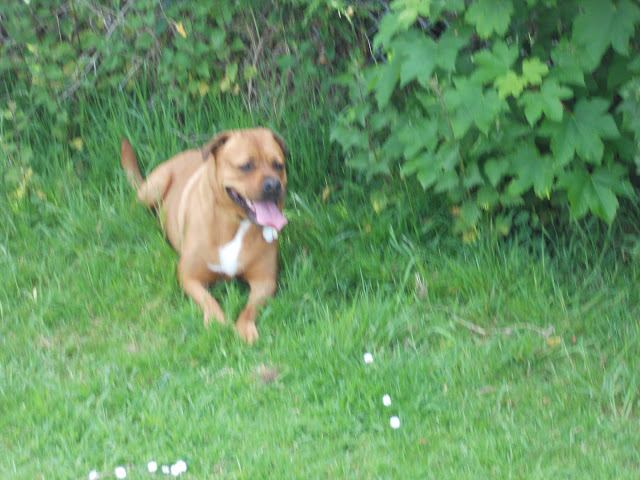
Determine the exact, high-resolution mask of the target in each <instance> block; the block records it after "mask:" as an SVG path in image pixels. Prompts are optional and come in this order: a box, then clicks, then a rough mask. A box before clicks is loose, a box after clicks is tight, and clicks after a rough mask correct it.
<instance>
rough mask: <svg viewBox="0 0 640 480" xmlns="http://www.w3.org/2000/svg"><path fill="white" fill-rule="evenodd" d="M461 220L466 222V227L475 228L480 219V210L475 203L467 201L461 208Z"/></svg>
mask: <svg viewBox="0 0 640 480" xmlns="http://www.w3.org/2000/svg"><path fill="white" fill-rule="evenodd" d="M460 218H461V219H462V220H463V221H464V222H465V224H466V226H468V227H473V226H474V225H475V224H476V223H477V222H478V219H479V218H480V209H479V208H478V205H476V203H475V202H473V201H471V200H467V201H466V202H464V203H463V204H462V207H461V208H460Z"/></svg>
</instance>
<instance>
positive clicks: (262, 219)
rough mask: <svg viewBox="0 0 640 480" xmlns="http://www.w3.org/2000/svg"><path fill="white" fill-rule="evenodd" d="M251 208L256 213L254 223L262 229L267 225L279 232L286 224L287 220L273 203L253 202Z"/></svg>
mask: <svg viewBox="0 0 640 480" xmlns="http://www.w3.org/2000/svg"><path fill="white" fill-rule="evenodd" d="M253 208H254V209H255V211H256V221H257V222H258V224H259V225H262V226H263V227H264V226H267V225H268V226H270V227H273V228H275V229H276V230H278V231H280V230H282V227H284V226H285V225H286V224H287V219H286V218H284V217H283V216H282V213H280V210H278V206H277V205H276V204H275V203H273V202H253Z"/></svg>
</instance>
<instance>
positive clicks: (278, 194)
mask: <svg viewBox="0 0 640 480" xmlns="http://www.w3.org/2000/svg"><path fill="white" fill-rule="evenodd" d="M281 199H282V183H280V180H278V179H277V178H275V177H267V178H265V179H264V181H263V182H262V200H263V201H265V202H274V203H278V202H280V200H281Z"/></svg>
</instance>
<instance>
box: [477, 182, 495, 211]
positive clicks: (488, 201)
mask: <svg viewBox="0 0 640 480" xmlns="http://www.w3.org/2000/svg"><path fill="white" fill-rule="evenodd" d="M499 198H500V195H498V191H497V190H496V189H495V188H494V187H492V186H491V185H483V186H482V187H480V189H479V190H478V193H477V195H476V202H477V203H478V205H479V206H480V207H482V208H484V209H485V210H489V209H490V208H491V207H493V206H495V205H496V204H497V203H498V200H499Z"/></svg>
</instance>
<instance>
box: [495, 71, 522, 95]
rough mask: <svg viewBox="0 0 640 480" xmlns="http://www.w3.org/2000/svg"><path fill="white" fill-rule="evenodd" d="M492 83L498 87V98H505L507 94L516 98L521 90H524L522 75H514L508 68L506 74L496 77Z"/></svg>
mask: <svg viewBox="0 0 640 480" xmlns="http://www.w3.org/2000/svg"><path fill="white" fill-rule="evenodd" d="M493 85H494V86H495V87H496V88H497V89H498V95H499V96H500V98H507V97H508V96H509V95H513V97H514V98H518V97H519V96H520V94H521V93H522V90H524V81H523V79H522V77H519V76H518V75H516V73H515V72H514V71H513V70H509V71H508V72H507V73H506V74H504V75H502V76H500V77H498V78H496V80H495V82H493Z"/></svg>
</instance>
